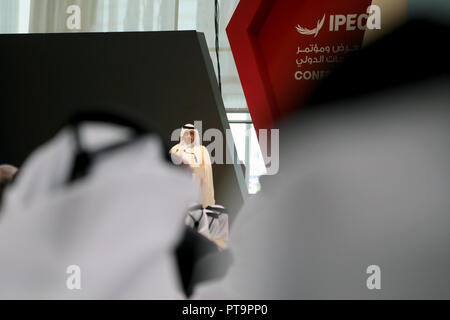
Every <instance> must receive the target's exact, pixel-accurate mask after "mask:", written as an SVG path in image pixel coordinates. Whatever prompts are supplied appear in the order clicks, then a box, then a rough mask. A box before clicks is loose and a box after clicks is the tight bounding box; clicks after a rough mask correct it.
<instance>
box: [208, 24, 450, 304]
mask: <svg viewBox="0 0 450 320" xmlns="http://www.w3.org/2000/svg"><path fill="white" fill-rule="evenodd" d="M449 36H450V30H449V29H448V28H447V27H444V26H440V25H436V24H433V23H429V22H426V21H416V22H411V23H408V24H406V25H405V26H403V27H401V28H400V29H398V30H397V31H396V32H394V33H392V34H391V35H389V36H388V37H386V38H384V39H382V40H380V41H379V42H377V43H375V44H373V45H371V46H369V47H367V48H366V49H365V50H363V51H361V52H359V53H358V54H357V55H355V56H354V57H352V58H350V59H349V60H348V61H347V62H346V63H344V64H343V65H342V66H341V67H339V68H338V69H337V70H336V71H335V72H334V73H333V74H332V75H331V77H330V78H329V79H328V80H327V81H325V82H324V83H323V84H322V85H321V86H320V87H319V89H318V91H317V92H316V94H315V96H314V98H313V99H312V100H311V101H310V103H309V106H308V107H307V108H306V109H304V110H302V111H301V112H300V113H299V114H298V116H297V117H296V118H295V119H291V120H289V121H288V122H286V123H284V124H282V125H281V127H280V133H281V134H280V143H281V145H280V173H279V174H278V175H277V176H274V177H267V179H266V180H263V181H262V191H261V192H260V193H259V194H257V195H256V196H255V197H253V198H251V199H250V200H248V202H247V203H246V205H245V207H244V209H243V210H242V211H241V212H240V214H239V215H238V217H237V219H236V220H235V223H234V229H232V230H231V244H230V248H232V250H233V253H234V261H235V263H234V265H233V267H232V269H231V270H230V273H229V275H228V277H227V278H226V279H225V280H224V282H223V283H220V284H218V285H217V286H220V287H221V289H223V290H224V291H225V292H227V294H228V296H229V297H230V298H250V299H409V298H421V299H430V298H446V299H448V298H450V278H449V277H448V270H450V256H449V254H448V253H449V252H450V232H449V229H450V197H449V190H450V144H449V136H450V90H449V88H450V77H449V75H450V73H449V70H450V68H449V62H448V60H447V59H446V49H445V46H446V44H445V42H446V40H445V39H448V38H449ZM417 39H427V43H429V44H430V46H427V47H426V48H422V49H418V41H417ZM373 266H376V267H373ZM378 267H379V271H380V273H379V277H378V278H377V279H378V280H379V281H378V280H375V279H374V278H373V277H371V276H372V273H373V270H374V268H375V269H377V268H378ZM217 286H216V288H215V289H216V291H215V292H217ZM374 287H375V288H374ZM377 288H378V289H377ZM210 289H211V288H204V291H203V293H202V295H203V296H202V297H203V298H204V297H206V296H207V294H209V296H211V295H214V290H211V291H210Z"/></svg>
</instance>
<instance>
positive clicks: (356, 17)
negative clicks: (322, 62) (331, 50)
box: [295, 5, 381, 38]
mask: <svg viewBox="0 0 450 320" xmlns="http://www.w3.org/2000/svg"><path fill="white" fill-rule="evenodd" d="M325 17H326V14H324V15H323V17H322V19H321V20H317V26H316V27H315V28H314V29H308V28H304V27H302V26H301V25H299V24H297V26H296V27H295V28H296V29H297V32H298V33H300V34H302V35H307V36H312V35H314V38H315V37H317V35H318V34H319V31H320V30H321V29H322V27H323V24H324V23H325ZM341 29H345V31H353V30H356V29H359V30H366V29H372V30H373V29H381V9H380V7H379V6H377V5H371V6H368V7H367V12H366V13H362V14H357V13H353V14H347V15H343V14H336V15H334V14H331V15H330V18H329V28H328V30H329V31H340V30H341Z"/></svg>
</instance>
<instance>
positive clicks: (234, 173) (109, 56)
mask: <svg viewBox="0 0 450 320" xmlns="http://www.w3.org/2000/svg"><path fill="white" fill-rule="evenodd" d="M0 74H1V80H0V84H1V86H0V90H1V95H0V163H12V164H15V165H18V166H20V164H21V163H22V162H23V161H24V159H25V158H26V157H27V156H28V155H29V153H30V152H31V151H32V150H33V149H35V148H36V147H37V146H39V145H40V144H42V143H43V142H45V141H46V140H48V139H49V138H51V137H52V136H53V135H54V134H55V133H56V132H57V130H58V129H59V128H60V127H61V125H62V124H63V122H64V121H65V120H66V119H67V118H68V117H69V116H70V115H71V114H73V113H74V112H76V111H79V110H86V109H87V108H95V109H98V110H104V109H106V110H112V111H119V112H126V113H130V114H132V115H134V116H137V117H139V119H140V121H141V122H142V123H143V124H145V125H146V126H148V127H149V128H151V129H153V130H154V131H157V132H159V133H160V134H161V135H162V137H163V139H164V140H165V142H166V143H167V145H168V146H171V145H173V144H174V142H170V134H171V132H172V131H173V130H174V129H176V128H179V127H180V126H181V125H182V124H184V123H193V121H194V120H202V121H203V129H204V130H206V129H208V128H218V129H220V130H222V131H224V130H225V129H226V128H227V127H228V124H227V122H226V120H225V119H226V115H225V110H224V106H223V102H222V99H221V97H220V94H219V91H218V87H217V81H216V78H215V75H214V70H213V66H212V63H211V59H210V56H209V53H208V50H207V46H206V42H205V39H204V36H203V34H200V33H197V32H194V31H183V32H120V33H119V32H117V33H57V34H15V35H0ZM213 174H214V183H215V189H216V190H215V191H216V201H217V202H218V203H220V204H223V205H225V206H227V207H229V208H230V210H231V212H234V213H235V212H237V210H238V208H239V207H240V206H241V204H242V193H241V188H242V187H243V184H242V181H243V178H242V176H241V175H242V172H241V170H240V168H238V167H237V166H234V165H218V164H215V165H213ZM169 196H170V195H168V197H169Z"/></svg>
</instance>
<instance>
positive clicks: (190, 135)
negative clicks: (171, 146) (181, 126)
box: [183, 130, 194, 144]
mask: <svg viewBox="0 0 450 320" xmlns="http://www.w3.org/2000/svg"><path fill="white" fill-rule="evenodd" d="M183 139H184V142H185V143H187V144H191V143H192V142H194V130H189V131H185V132H184V134H183Z"/></svg>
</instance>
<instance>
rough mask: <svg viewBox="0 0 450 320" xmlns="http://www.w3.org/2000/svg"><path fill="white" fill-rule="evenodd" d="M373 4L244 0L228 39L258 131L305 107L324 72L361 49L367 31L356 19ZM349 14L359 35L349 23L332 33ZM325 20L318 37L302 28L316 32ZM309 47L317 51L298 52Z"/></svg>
mask: <svg viewBox="0 0 450 320" xmlns="http://www.w3.org/2000/svg"><path fill="white" fill-rule="evenodd" d="M370 4H371V0H346V1H336V0H241V2H240V3H239V5H238V7H237V8H236V11H235V12H234V15H233V16H232V18H231V20H230V23H229V24H228V26H227V35H228V38H229V41H230V45H231V49H232V52H233V56H234V59H235V62H236V66H237V69H238V72H239V77H240V79H241V83H242V87H243V90H244V94H245V97H246V100H247V104H248V107H249V111H250V113H251V116H252V120H253V123H254V126H255V129H256V130H259V129H265V128H272V127H273V125H274V123H275V121H276V120H278V119H280V118H282V117H286V116H288V115H289V114H290V113H291V112H292V111H293V110H295V109H298V108H301V106H302V104H303V103H304V101H305V99H306V98H307V97H308V95H309V94H310V93H311V90H312V89H313V88H314V86H315V85H317V83H318V81H320V80H318V79H317V77H320V74H319V73H318V71H324V73H322V74H325V72H326V71H328V70H331V69H332V68H333V66H335V65H336V63H338V62H337V60H338V59H340V58H341V57H343V56H345V55H346V54H348V53H349V52H351V51H353V50H355V49H357V48H358V47H359V46H360V45H361V43H362V40H363V37H364V30H360V29H359V28H358V27H357V26H356V24H357V20H354V19H357V17H358V16H359V15H361V14H365V13H366V10H367V8H368V6H369V5H370ZM348 14H353V15H356V18H355V16H349V17H350V18H351V21H352V22H353V21H354V23H350V25H349V26H350V28H349V29H352V28H353V26H355V29H354V30H347V28H346V24H344V25H342V26H340V27H339V29H338V31H330V15H333V16H335V15H345V17H346V18H347V15H348ZM324 16H325V18H324ZM322 18H324V21H323V25H322V27H321V29H320V31H319V32H318V33H317V34H301V33H300V32H299V31H298V30H297V28H296V27H297V26H298V25H300V27H301V28H303V29H302V30H304V29H310V30H311V29H314V28H316V27H317V25H318V23H319V22H320V21H321V20H322ZM361 19H362V20H361V21H362V22H363V23H365V21H366V20H367V18H366V17H364V16H362V18H361ZM332 26H334V24H332ZM315 45H317V46H316V47H314V46H315ZM341 45H342V46H341ZM327 47H328V49H326V48H327ZM308 48H309V49H314V48H316V49H317V50H316V52H297V51H298V50H308ZM325 49H326V50H327V51H328V52H326V51H323V50H325ZM320 50H322V51H323V52H320ZM342 50H343V51H342ZM338 51H339V52H338ZM321 56H323V57H322V58H321ZM314 58H316V59H317V60H313V59H314ZM327 59H328V60H327ZM327 61H328V62H327ZM297 62H299V63H300V64H297ZM310 62H311V63H310ZM298 71H300V72H302V73H305V72H306V74H305V76H306V77H307V78H308V75H312V74H313V72H314V71H315V73H314V75H315V76H316V78H314V79H312V78H311V79H308V80H305V79H304V78H302V79H296V77H295V76H296V75H297V76H299V75H300V73H298ZM296 72H297V73H296ZM311 77H312V76H311Z"/></svg>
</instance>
